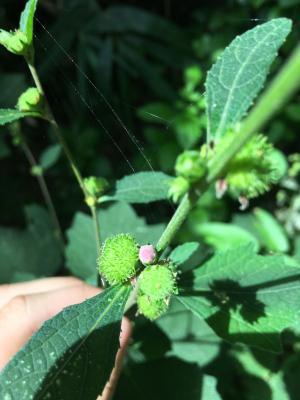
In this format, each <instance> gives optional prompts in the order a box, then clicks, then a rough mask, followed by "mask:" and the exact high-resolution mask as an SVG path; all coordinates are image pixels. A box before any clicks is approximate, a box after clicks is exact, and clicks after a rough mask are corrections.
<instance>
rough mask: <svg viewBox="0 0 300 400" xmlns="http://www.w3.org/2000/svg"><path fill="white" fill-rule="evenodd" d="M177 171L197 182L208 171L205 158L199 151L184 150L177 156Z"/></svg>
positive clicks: (190, 180)
mask: <svg viewBox="0 0 300 400" xmlns="http://www.w3.org/2000/svg"><path fill="white" fill-rule="evenodd" d="M175 171H176V174H177V175H179V176H182V177H184V178H186V179H187V180H188V181H189V182H196V181H197V180H199V179H200V178H202V177H203V176H204V174H205V172H206V165H205V160H204V159H203V158H202V157H201V155H200V152H198V151H195V150H187V151H184V152H183V153H181V154H180V155H179V156H178V157H177V160H176V164H175Z"/></svg>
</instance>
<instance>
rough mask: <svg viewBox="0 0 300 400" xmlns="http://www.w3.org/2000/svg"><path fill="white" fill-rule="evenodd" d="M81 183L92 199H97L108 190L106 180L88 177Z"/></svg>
mask: <svg viewBox="0 0 300 400" xmlns="http://www.w3.org/2000/svg"><path fill="white" fill-rule="evenodd" d="M83 182H84V186H85V189H86V190H87V192H88V193H89V195H91V196H94V197H99V196H100V195H101V194H102V193H104V192H105V190H106V189H107V188H108V182H107V180H106V179H105V178H102V177H97V176H89V177H88V178H85V179H84V181H83Z"/></svg>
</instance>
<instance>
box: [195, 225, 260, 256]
mask: <svg viewBox="0 0 300 400" xmlns="http://www.w3.org/2000/svg"><path fill="white" fill-rule="evenodd" d="M195 231H196V232H197V233H199V234H200V235H201V236H202V238H203V240H204V242H205V243H207V244H209V245H211V246H213V247H214V248H215V249H217V250H221V251H222V250H227V249H230V248H233V247H236V246H242V245H245V244H247V243H252V244H253V245H254V248H255V249H256V250H258V249H259V243H258V240H257V239H256V237H255V236H254V235H252V234H251V233H250V232H248V231H247V230H245V229H243V228H241V227H239V226H236V225H233V224H226V223H222V222H207V223H204V224H200V225H198V226H196V227H195Z"/></svg>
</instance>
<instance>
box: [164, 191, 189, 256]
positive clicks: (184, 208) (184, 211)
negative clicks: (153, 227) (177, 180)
mask: <svg viewBox="0 0 300 400" xmlns="http://www.w3.org/2000/svg"><path fill="white" fill-rule="evenodd" d="M193 205H194V201H193V199H192V198H191V196H190V194H186V195H185V196H184V197H183V199H182V200H181V202H180V204H179V206H178V207H177V210H176V211H175V214H174V215H173V217H172V218H171V220H170V222H169V223H168V225H167V227H166V229H165V230H164V232H163V234H162V235H161V237H160V239H159V241H158V243H157V245H156V249H157V251H158V252H162V251H163V250H164V249H166V248H167V247H168V245H169V244H170V242H171V240H172V239H173V237H174V236H175V234H176V233H177V231H178V229H179V228H180V227H181V225H182V224H183V222H184V220H185V219H186V217H187V215H188V213H189V212H190V211H191V209H192V207H193Z"/></svg>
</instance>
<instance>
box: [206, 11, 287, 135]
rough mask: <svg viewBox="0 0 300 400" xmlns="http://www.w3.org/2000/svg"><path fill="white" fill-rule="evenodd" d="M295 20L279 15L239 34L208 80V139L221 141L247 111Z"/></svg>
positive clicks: (214, 67)
mask: <svg viewBox="0 0 300 400" xmlns="http://www.w3.org/2000/svg"><path fill="white" fill-rule="evenodd" d="M291 27H292V23H291V21H290V20H289V19H286V18H277V19H273V20H271V21H269V22H266V23H264V24H262V25H259V26H256V27H255V28H253V29H251V30H249V31H247V32H246V33H244V34H243V35H241V36H237V37H236V38H235V39H234V40H233V42H232V43H231V44H230V45H229V46H228V47H227V48H226V49H225V51H224V53H223V54H222V55H221V57H220V58H219V59H218V61H217V62H216V63H215V64H214V65H213V67H212V69H211V70H210V71H209V73H208V75H207V80H206V84H205V86H206V100H207V118H208V127H207V140H208V141H212V140H214V141H218V140H219V139H220V138H221V137H222V136H223V135H224V133H225V132H226V130H227V129H228V128H231V127H234V125H235V124H236V123H237V122H239V121H240V120H241V119H242V118H243V117H244V116H245V114H246V112H247V110H248V109H249V107H250V106H251V104H252V102H253V100H254V98H255V97H256V96H257V94H258V92H259V91H260V90H261V88H262V87H263V85H264V82H265V79H266V76H267V74H268V71H269V68H270V65H271V63H272V62H273V60H274V59H275V57H276V55H277V51H278V49H279V47H280V46H281V45H282V43H283V42H284V40H285V39H286V37H287V35H288V34H289V32H290V31H291Z"/></svg>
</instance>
